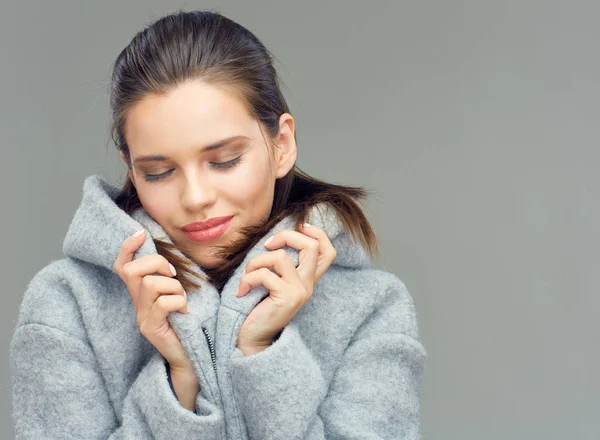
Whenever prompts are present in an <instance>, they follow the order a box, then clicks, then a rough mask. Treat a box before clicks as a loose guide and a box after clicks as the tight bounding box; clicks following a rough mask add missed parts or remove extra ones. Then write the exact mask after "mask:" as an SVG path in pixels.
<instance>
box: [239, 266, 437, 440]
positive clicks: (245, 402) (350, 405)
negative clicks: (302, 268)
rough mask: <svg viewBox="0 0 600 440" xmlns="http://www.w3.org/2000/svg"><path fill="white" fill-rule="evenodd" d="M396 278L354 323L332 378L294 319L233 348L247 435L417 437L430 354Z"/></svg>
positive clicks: (271, 438)
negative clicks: (245, 347)
mask: <svg viewBox="0 0 600 440" xmlns="http://www.w3.org/2000/svg"><path fill="white" fill-rule="evenodd" d="M394 278H395V277H394ZM395 279H396V280H397V281H396V282H394V283H393V285H392V286H391V287H390V288H389V289H387V291H386V294H385V295H383V299H382V301H381V302H380V304H379V306H378V307H376V308H375V309H374V310H373V312H372V313H371V314H370V316H369V317H368V318H367V319H366V320H365V321H364V322H363V323H362V324H361V325H360V326H359V327H358V329H357V331H356V332H355V334H354V335H353V337H352V340H351V341H350V343H349V344H348V346H347V348H346V350H345V352H344V354H343V357H342V360H341V363H340V364H339V367H338V368H337V369H336V371H335V372H334V374H333V377H332V379H331V381H330V383H329V384H326V383H325V380H324V378H323V375H322V373H321V370H320V367H319V365H318V363H317V361H316V359H315V357H314V356H313V354H312V353H311V352H310V350H309V349H308V347H307V346H306V345H305V343H304V342H303V339H302V336H301V334H300V333H299V329H298V326H297V324H296V323H295V321H294V320H292V321H291V322H290V323H289V324H288V325H287V326H286V327H285V329H284V330H283V332H282V333H281V336H280V338H279V339H278V340H277V341H276V342H274V343H273V344H272V345H271V346H270V347H268V348H266V349H265V350H263V351H261V352H259V353H256V354H253V355H249V356H244V355H243V354H242V352H241V351H240V350H239V349H237V348H236V349H235V351H234V352H233V354H232V357H231V369H232V370H231V371H232V373H231V374H232V381H233V385H234V391H235V394H236V400H237V402H238V404H239V406H240V410H241V412H242V414H243V417H244V419H245V421H246V426H247V429H248V434H249V437H250V439H251V440H258V439H262V440H275V439H305V440H308V439H310V440H324V439H327V440H341V439H344V440H348V439H357V440H358V439H365V438H370V439H410V440H416V439H420V438H421V433H420V416H419V412H420V405H419V393H420V382H421V377H422V373H423V370H424V363H425V360H426V356H427V355H426V352H425V350H424V348H423V346H422V345H421V342H420V340H419V335H418V329H417V320H416V316H415V312H414V307H413V302H412V299H411V297H410V296H409V294H408V292H407V291H406V288H405V287H404V284H402V282H401V281H400V280H398V279H397V278H395Z"/></svg>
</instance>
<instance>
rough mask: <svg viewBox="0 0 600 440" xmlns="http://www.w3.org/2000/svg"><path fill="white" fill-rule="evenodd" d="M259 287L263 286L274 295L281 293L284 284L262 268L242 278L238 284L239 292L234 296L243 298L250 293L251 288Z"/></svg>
mask: <svg viewBox="0 0 600 440" xmlns="http://www.w3.org/2000/svg"><path fill="white" fill-rule="evenodd" d="M259 285H263V286H265V288H266V289H267V290H268V291H269V292H275V293H276V292H281V291H282V290H283V288H284V287H285V286H286V283H285V281H283V280H282V279H281V278H280V277H278V276H277V274H275V273H273V272H271V271H270V270H269V269H267V268H265V267H262V268H260V269H257V270H255V271H254V272H250V273H248V274H246V275H244V276H243V277H242V280H241V282H240V290H239V292H238V294H237V295H236V296H240V297H241V296H244V295H246V294H247V293H248V292H250V290H252V288H253V287H256V286H259Z"/></svg>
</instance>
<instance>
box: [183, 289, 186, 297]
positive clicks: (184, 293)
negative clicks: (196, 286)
mask: <svg viewBox="0 0 600 440" xmlns="http://www.w3.org/2000/svg"><path fill="white" fill-rule="evenodd" d="M183 296H184V297H185V299H187V292H186V291H185V290H184V291H183Z"/></svg>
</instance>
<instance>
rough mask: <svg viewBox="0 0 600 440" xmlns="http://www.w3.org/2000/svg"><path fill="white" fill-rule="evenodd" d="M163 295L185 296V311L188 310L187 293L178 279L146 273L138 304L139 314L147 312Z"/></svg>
mask: <svg viewBox="0 0 600 440" xmlns="http://www.w3.org/2000/svg"><path fill="white" fill-rule="evenodd" d="M161 295H181V296H183V297H184V298H185V299H186V309H184V310H183V312H184V313H185V311H186V310H187V295H186V293H185V291H184V290H183V286H182V285H181V283H180V282H179V281H178V280H176V279H174V278H168V277H164V276H162V275H146V276H145V277H143V278H142V284H141V286H140V290H139V295H138V300H137V304H136V305H137V313H138V315H145V314H147V313H148V312H149V311H150V309H151V308H152V306H153V304H154V303H155V302H156V301H157V300H158V298H159V297H160V296H161Z"/></svg>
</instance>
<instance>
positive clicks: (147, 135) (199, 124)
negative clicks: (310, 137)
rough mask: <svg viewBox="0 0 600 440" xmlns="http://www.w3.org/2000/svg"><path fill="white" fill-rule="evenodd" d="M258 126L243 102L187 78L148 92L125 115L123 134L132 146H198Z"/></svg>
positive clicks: (152, 147)
mask: <svg viewBox="0 0 600 440" xmlns="http://www.w3.org/2000/svg"><path fill="white" fill-rule="evenodd" d="M257 129H258V126H257V123H256V121H255V120H254V119H253V118H252V117H251V116H250V115H249V114H248V111H247V108H246V106H245V105H244V103H243V102H242V101H241V100H240V99H239V98H238V97H236V96H234V95H232V94H230V93H227V92H226V91H225V90H224V89H222V88H219V87H217V86H213V85H209V84H206V83H204V82H201V81H190V82H187V83H184V84H181V85H179V86H178V87H177V88H175V89H173V90H171V91H169V92H168V93H166V94H164V95H150V96H147V97H145V98H144V99H142V100H140V101H139V102H137V103H136V104H135V105H134V106H133V107H132V108H131V109H130V110H129V111H128V112H127V115H126V125H125V137H126V139H127V143H128V145H129V147H130V148H131V149H132V150H133V149H142V148H143V149H144V150H146V149H154V148H156V149H164V148H168V149H172V148H187V147H190V146H195V147H200V146H203V145H208V144H210V143H211V142H214V141H215V140H219V139H222V138H225V137H227V136H231V135H233V134H246V135H248V136H251V137H252V134H254V133H255V130H257Z"/></svg>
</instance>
